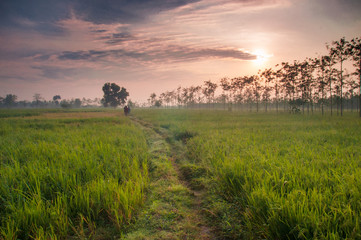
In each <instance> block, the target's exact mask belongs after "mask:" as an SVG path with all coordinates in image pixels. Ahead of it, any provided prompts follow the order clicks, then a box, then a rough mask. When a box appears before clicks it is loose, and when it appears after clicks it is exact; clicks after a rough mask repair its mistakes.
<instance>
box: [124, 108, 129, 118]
mask: <svg viewBox="0 0 361 240" xmlns="http://www.w3.org/2000/svg"><path fill="white" fill-rule="evenodd" d="M129 113H130V108H129V107H128V106H125V107H124V115H125V116H127V115H128V114H129Z"/></svg>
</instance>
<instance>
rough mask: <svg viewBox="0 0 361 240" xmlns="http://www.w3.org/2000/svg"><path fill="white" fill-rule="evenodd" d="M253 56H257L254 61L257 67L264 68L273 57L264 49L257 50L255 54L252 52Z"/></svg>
mask: <svg viewBox="0 0 361 240" xmlns="http://www.w3.org/2000/svg"><path fill="white" fill-rule="evenodd" d="M251 53H252V54H254V55H256V56H257V58H256V59H255V60H253V62H254V63H255V64H256V65H257V66H262V65H263V64H264V63H265V62H267V60H268V59H269V58H270V57H272V56H273V54H268V53H267V52H266V51H265V50H263V49H256V50H254V51H253V52H251Z"/></svg>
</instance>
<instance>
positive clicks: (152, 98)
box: [148, 93, 157, 106]
mask: <svg viewBox="0 0 361 240" xmlns="http://www.w3.org/2000/svg"><path fill="white" fill-rule="evenodd" d="M156 101H157V94H155V93H152V94H150V96H149V98H148V102H149V105H150V106H155V102H156Z"/></svg>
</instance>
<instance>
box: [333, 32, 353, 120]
mask: <svg viewBox="0 0 361 240" xmlns="http://www.w3.org/2000/svg"><path fill="white" fill-rule="evenodd" d="M348 45H349V43H348V41H346V40H345V38H344V37H343V38H341V39H340V41H333V42H332V46H333V47H331V48H329V50H330V56H334V57H335V58H336V60H338V62H339V63H340V76H339V84H340V90H339V92H340V103H341V116H342V112H343V103H342V101H343V99H342V92H343V89H342V88H343V62H344V61H345V60H347V58H348V57H349V50H350V49H349V48H348V47H347V46H348Z"/></svg>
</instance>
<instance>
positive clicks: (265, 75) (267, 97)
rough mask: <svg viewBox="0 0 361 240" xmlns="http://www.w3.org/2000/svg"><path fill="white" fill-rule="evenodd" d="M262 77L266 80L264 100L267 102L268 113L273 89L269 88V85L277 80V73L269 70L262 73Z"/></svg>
mask: <svg viewBox="0 0 361 240" xmlns="http://www.w3.org/2000/svg"><path fill="white" fill-rule="evenodd" d="M260 75H261V77H262V78H263V79H264V86H263V94H262V99H263V101H264V102H265V111H266V112H267V103H268V102H269V100H270V97H271V94H270V92H271V87H270V86H269V84H270V83H272V82H273V80H274V79H275V72H274V71H273V70H272V68H269V69H266V70H264V71H263V72H260Z"/></svg>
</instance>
